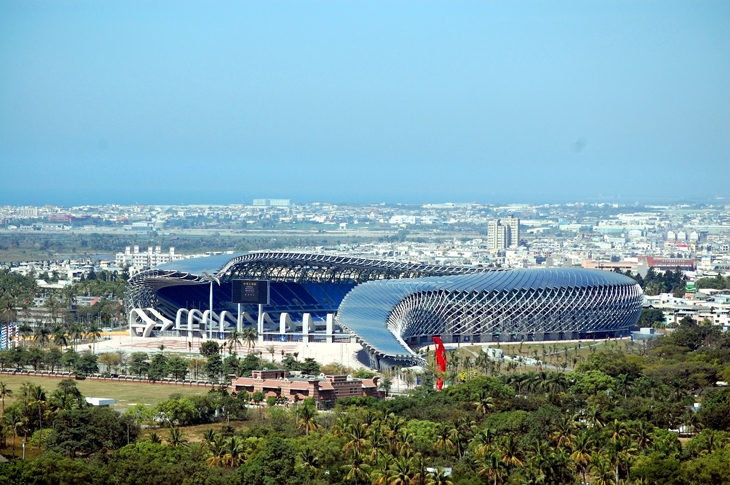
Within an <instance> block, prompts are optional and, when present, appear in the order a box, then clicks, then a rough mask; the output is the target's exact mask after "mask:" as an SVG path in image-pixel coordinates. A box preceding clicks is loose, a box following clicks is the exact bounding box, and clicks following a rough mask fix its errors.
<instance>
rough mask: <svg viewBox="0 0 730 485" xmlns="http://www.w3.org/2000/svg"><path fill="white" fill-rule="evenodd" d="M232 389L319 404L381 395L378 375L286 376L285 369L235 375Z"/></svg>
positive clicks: (330, 403)
mask: <svg viewBox="0 0 730 485" xmlns="http://www.w3.org/2000/svg"><path fill="white" fill-rule="evenodd" d="M231 390H232V391H233V392H240V391H247V392H248V393H249V394H253V393H254V392H259V391H261V392H263V393H264V394H265V395H266V397H267V398H268V397H272V396H273V397H277V398H281V399H287V400H288V401H290V402H292V401H296V400H297V398H298V399H299V400H301V401H303V400H304V399H307V398H312V399H314V402H315V403H317V405H318V406H321V407H329V406H331V405H332V404H333V403H334V402H335V401H336V400H337V399H341V398H343V397H368V396H372V397H376V398H381V397H382V395H381V394H382V393H381V392H380V391H379V390H378V377H373V378H372V379H354V378H353V377H352V376H326V375H324V374H320V375H319V376H307V375H302V376H288V375H287V372H286V371H285V370H280V369H277V370H255V371H253V372H251V377H238V378H236V379H233V381H232V382H231Z"/></svg>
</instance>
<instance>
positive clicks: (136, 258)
mask: <svg viewBox="0 0 730 485" xmlns="http://www.w3.org/2000/svg"><path fill="white" fill-rule="evenodd" d="M181 259H185V256H182V255H179V254H175V248H174V247H170V250H169V251H168V252H167V253H163V252H162V248H161V247H160V246H155V247H154V248H152V246H149V247H148V248H147V251H144V252H140V250H139V246H134V247H131V246H127V247H126V248H124V252H123V253H117V255H116V263H117V266H119V267H120V268H123V267H124V266H125V265H128V266H130V267H132V268H135V269H137V270H139V269H142V268H154V267H155V266H158V265H160V264H164V263H169V262H170V261H179V260H181Z"/></svg>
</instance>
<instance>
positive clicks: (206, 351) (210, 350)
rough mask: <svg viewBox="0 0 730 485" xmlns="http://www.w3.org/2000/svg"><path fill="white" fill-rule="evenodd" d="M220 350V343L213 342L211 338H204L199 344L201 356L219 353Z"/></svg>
mask: <svg viewBox="0 0 730 485" xmlns="http://www.w3.org/2000/svg"><path fill="white" fill-rule="evenodd" d="M220 350H221V347H220V345H218V342H215V341H213V340H206V341H205V342H203V343H202V344H200V355H202V356H203V357H206V358H207V357H210V356H211V355H213V354H217V353H219V352H220Z"/></svg>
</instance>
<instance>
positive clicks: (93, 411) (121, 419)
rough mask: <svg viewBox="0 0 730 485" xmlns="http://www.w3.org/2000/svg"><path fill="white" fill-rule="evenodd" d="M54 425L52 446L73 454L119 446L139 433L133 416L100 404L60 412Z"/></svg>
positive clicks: (134, 438) (83, 453)
mask: <svg viewBox="0 0 730 485" xmlns="http://www.w3.org/2000/svg"><path fill="white" fill-rule="evenodd" d="M53 428H54V432H53V433H52V434H51V437H50V439H49V447H50V448H51V449H53V450H56V451H58V452H60V453H63V454H64V455H66V456H68V457H71V458H74V457H77V456H87V455H90V454H92V453H96V452H100V451H106V450H116V449H119V448H121V447H122V446H125V445H126V444H127V443H129V442H133V441H135V440H136V439H137V436H139V426H138V425H137V424H136V423H135V421H134V418H133V417H132V416H129V415H122V416H120V415H119V414H118V413H117V412H116V411H114V410H113V409H110V408H103V407H96V406H90V407H85V408H81V409H70V410H65V411H62V412H60V413H59V414H58V415H57V416H56V418H55V419H54V420H53Z"/></svg>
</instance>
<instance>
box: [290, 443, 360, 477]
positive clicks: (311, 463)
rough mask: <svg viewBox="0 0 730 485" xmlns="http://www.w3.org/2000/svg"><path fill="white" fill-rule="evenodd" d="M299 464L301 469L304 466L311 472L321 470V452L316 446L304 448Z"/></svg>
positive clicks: (299, 457) (300, 454) (299, 455)
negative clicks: (315, 448)
mask: <svg viewBox="0 0 730 485" xmlns="http://www.w3.org/2000/svg"><path fill="white" fill-rule="evenodd" d="M297 466H298V467H299V468H300V469H302V468H303V469H304V470H306V471H308V472H309V473H310V474H315V473H317V472H318V471H319V470H320V460H319V454H318V453H317V452H316V451H315V450H314V448H311V447H306V448H304V449H303V450H301V451H300V452H299V454H298V455H297ZM366 476H367V475H366Z"/></svg>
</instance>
